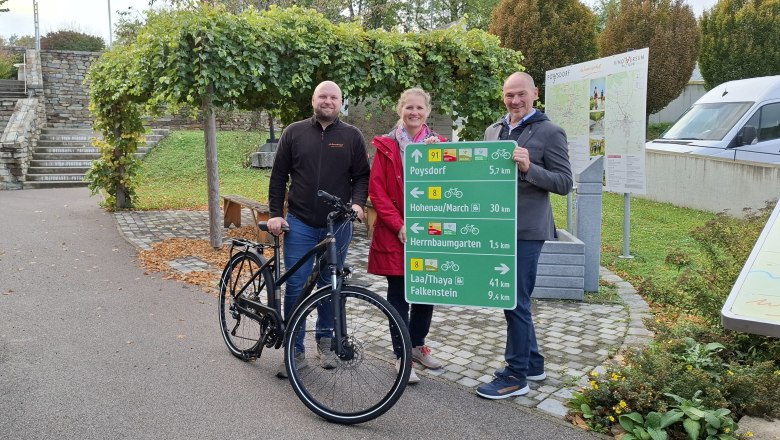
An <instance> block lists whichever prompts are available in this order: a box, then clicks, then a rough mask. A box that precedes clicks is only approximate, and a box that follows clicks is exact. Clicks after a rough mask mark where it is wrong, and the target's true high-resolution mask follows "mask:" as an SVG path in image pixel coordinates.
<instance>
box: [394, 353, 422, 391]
mask: <svg viewBox="0 0 780 440" xmlns="http://www.w3.org/2000/svg"><path fill="white" fill-rule="evenodd" d="M395 371H396V373H397V372H399V371H401V359H398V360H396V361H395ZM419 381H420V378H419V377H418V376H417V372H416V371H414V367H412V372H411V373H409V380H407V381H406V383H408V384H410V385H414V384H416V383H417V382H419Z"/></svg>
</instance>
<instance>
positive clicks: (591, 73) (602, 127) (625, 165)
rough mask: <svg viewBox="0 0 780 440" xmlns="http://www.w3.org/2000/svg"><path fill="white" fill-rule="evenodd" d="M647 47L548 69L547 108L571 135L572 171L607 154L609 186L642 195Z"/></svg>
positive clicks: (547, 111)
mask: <svg viewBox="0 0 780 440" xmlns="http://www.w3.org/2000/svg"><path fill="white" fill-rule="evenodd" d="M648 54H649V50H648V49H646V48H645V49H640V50H636V51H632V52H627V53H623V54H619V55H613V56H611V57H607V58H601V59H598V60H593V61H588V62H586V63H581V64H575V65H572V66H567V67H563V68H560V69H555V70H550V71H547V75H546V81H545V112H546V113H547V115H548V116H549V117H550V119H551V120H552V121H553V122H555V123H556V124H558V125H560V126H561V127H562V128H563V129H564V130H566V134H567V136H568V141H569V159H570V160H571V164H572V171H574V172H575V173H579V172H581V171H582V170H584V169H585V167H587V166H588V164H589V163H590V161H589V160H590V156H597V155H604V156H605V157H606V177H607V190H608V191H613V192H622V193H636V194H644V193H645V192H646V191H645V166H644V160H645V153H644V148H645V130H646V119H645V105H646V103H647V62H648Z"/></svg>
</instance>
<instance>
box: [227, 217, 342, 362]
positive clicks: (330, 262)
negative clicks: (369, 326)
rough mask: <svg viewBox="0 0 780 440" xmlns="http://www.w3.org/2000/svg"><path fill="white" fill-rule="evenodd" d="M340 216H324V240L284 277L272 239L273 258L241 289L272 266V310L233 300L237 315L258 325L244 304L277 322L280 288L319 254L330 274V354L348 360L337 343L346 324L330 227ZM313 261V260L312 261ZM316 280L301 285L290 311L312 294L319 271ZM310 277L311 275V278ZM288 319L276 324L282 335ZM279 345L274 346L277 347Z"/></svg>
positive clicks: (275, 237)
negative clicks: (325, 224)
mask: <svg viewBox="0 0 780 440" xmlns="http://www.w3.org/2000/svg"><path fill="white" fill-rule="evenodd" d="M339 216H340V214H337V213H334V212H332V213H330V214H328V232H327V234H326V236H325V238H324V239H323V240H322V241H320V242H319V243H317V244H316V245H314V247H312V248H311V249H309V251H307V252H306V253H305V254H304V255H303V257H301V258H300V259H299V260H298V261H297V262H296V263H295V264H294V265H293V266H292V267H291V268H289V269H288V270H285V272H284V274H282V273H281V262H280V257H279V252H278V250H279V236H277V235H274V236H273V237H274V244H273V247H274V249H275V252H274V256H273V258H272V259H271V260H269V261H267V262H266V263H265V264H263V265H262V266H261V267H260V269H258V270H257V271H256V272H255V273H254V274H253V275H252V277H251V278H250V279H249V280H248V281H247V282H246V283H244V285H243V286H242V287H241V291H243V290H244V289H246V288H247V286H249V285H250V284H251V283H253V282H254V281H255V280H256V279H257V277H259V276H261V274H262V272H263V269H265V268H266V267H268V265H269V264H271V263H273V265H274V276H273V282H274V285H273V286H272V287H273V292H274V300H275V301H274V306H275V308H272V307H268V306H266V305H264V304H262V303H259V302H256V301H252V300H250V299H246V298H236V305H237V306H238V307H240V308H241V312H242V313H244V314H246V315H247V316H249V317H250V318H253V319H255V320H257V321H261V320H262V317H261V316H260V315H258V314H256V313H252V312H251V311H249V310H248V309H247V307H246V304H251V305H252V306H253V307H255V308H259V309H261V310H263V311H264V312H265V313H271V314H273V315H276V317H277V318H281V310H280V309H281V299H282V298H281V290H282V286H283V285H284V284H285V283H286V282H287V280H288V279H289V278H290V277H291V276H292V275H293V274H294V273H295V272H297V271H298V270H299V269H300V268H301V267H302V266H303V265H304V264H306V262H307V261H308V260H309V258H311V257H315V256H317V255H320V254H323V253H324V254H325V261H326V262H327V271H328V272H330V277H331V287H332V289H333V290H332V292H331V300H332V305H333V327H334V339H335V340H336V341H338V343H337V344H336V347H334V351H335V352H336V355H337V356H339V357H341V358H342V359H344V358H349V357H350V356H351V355H350V353H342V349H343V348H347V347H345V346H346V344H342V343H341V341H342V339H343V337H344V335H345V334H346V333H347V329H346V322H344V321H343V320H342V319H341V316H343V315H342V313H344V311H343V306H344V304H343V303H342V301H341V286H342V283H341V280H340V278H339V268H338V264H337V262H338V249H337V246H336V234H335V232H334V226H333V223H334V221H335V219H336V218H337V217H339ZM315 261H316V258H315ZM315 274H316V276H312V277H311V278H310V279H309V280H308V282H307V283H306V284H305V285H304V288H303V290H302V291H301V293H300V294H299V295H298V298H297V300H296V301H295V304H294V305H293V307H291V308H290V310H295V309H296V308H297V307H298V305H299V304H300V303H301V302H302V301H303V300H304V299H306V298H308V297H309V295H310V293H311V292H312V290H313V288H314V286H315V285H316V283H317V278H319V277H320V276H322V271H320V269H319V267H318V268H316V269H315ZM315 274H313V275H315ZM289 318H290V317H289V316H284V318H281V319H278V320H277V322H281V323H282V326H283V328H282V329H281V330H282V331H285V332H286V331H287V330H286V328H287V320H288V319H289ZM278 345H279V344H278V343H277V346H278Z"/></svg>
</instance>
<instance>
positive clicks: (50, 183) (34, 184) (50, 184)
mask: <svg viewBox="0 0 780 440" xmlns="http://www.w3.org/2000/svg"><path fill="white" fill-rule="evenodd" d="M86 186H87V182H83V181H82V182H79V181H76V180H40V181H36V180H28V181H26V182H24V185H23V187H24V189H45V188H81V187H86Z"/></svg>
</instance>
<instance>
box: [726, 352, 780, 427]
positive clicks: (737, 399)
mask: <svg viewBox="0 0 780 440" xmlns="http://www.w3.org/2000/svg"><path fill="white" fill-rule="evenodd" d="M723 392H724V394H725V395H726V397H727V399H728V401H729V404H730V405H729V406H730V407H731V408H732V411H734V414H735V416H736V417H737V418H739V417H742V416H744V415H749V416H756V417H770V418H777V417H780V370H779V369H777V366H776V365H775V363H774V362H771V361H767V362H760V363H756V364H753V365H744V366H742V365H735V366H733V367H731V368H730V369H729V370H728V371H727V372H726V374H725V375H724V376H723Z"/></svg>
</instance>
